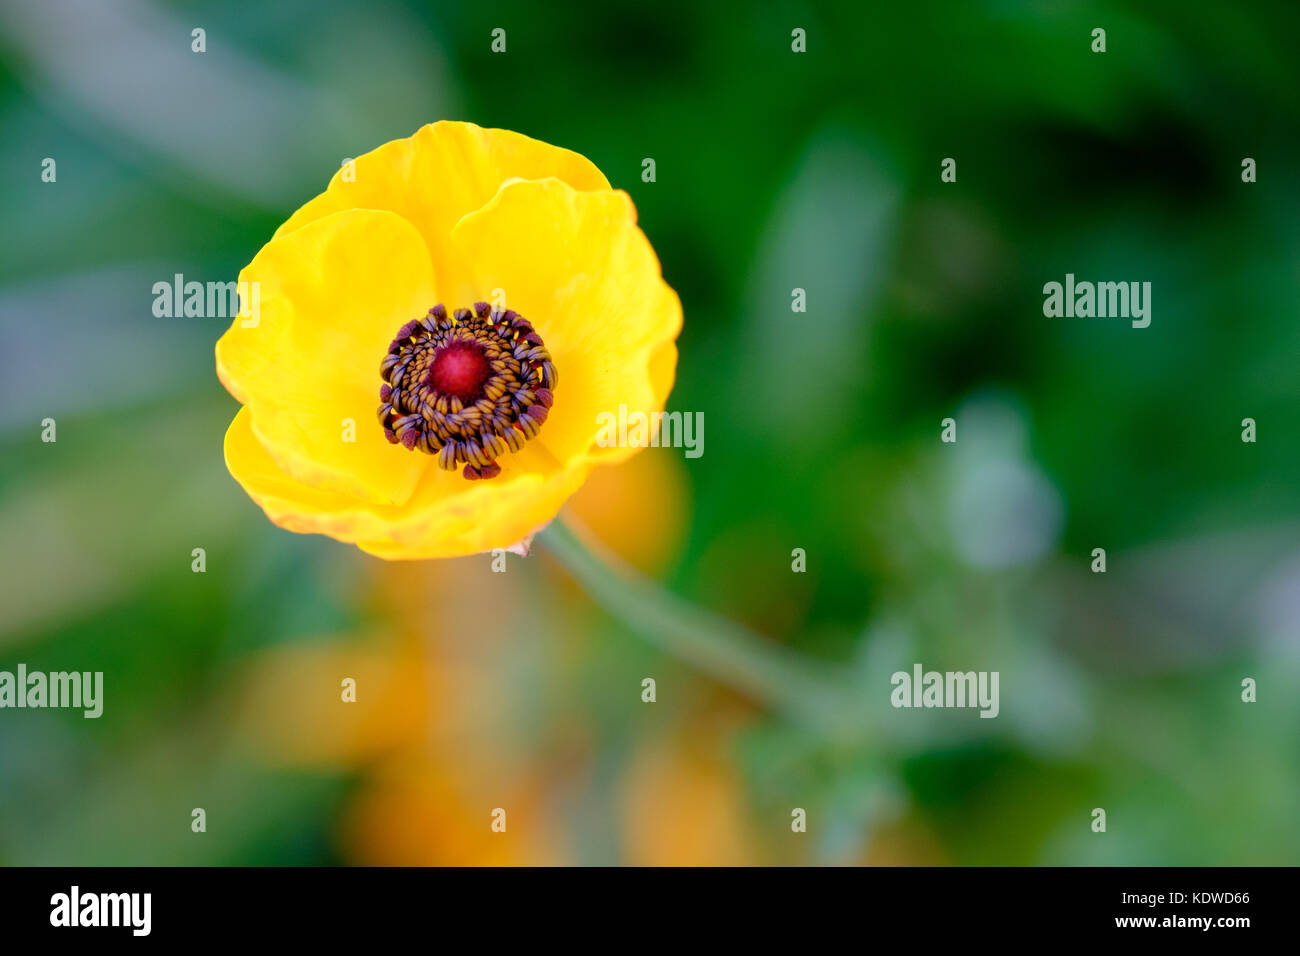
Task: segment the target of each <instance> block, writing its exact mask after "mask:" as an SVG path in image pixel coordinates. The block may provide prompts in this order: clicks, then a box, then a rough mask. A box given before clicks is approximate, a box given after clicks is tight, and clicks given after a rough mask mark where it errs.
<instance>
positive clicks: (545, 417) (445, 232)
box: [217, 122, 681, 558]
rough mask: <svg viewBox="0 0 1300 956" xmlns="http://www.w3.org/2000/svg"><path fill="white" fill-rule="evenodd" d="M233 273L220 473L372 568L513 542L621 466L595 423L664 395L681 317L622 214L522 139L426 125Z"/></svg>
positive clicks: (358, 166)
mask: <svg viewBox="0 0 1300 956" xmlns="http://www.w3.org/2000/svg"><path fill="white" fill-rule="evenodd" d="M239 279H240V282H241V283H243V282H246V283H249V284H250V286H249V287H250V288H257V289H258V290H259V296H258V301H259V311H258V314H256V315H255V316H253V318H252V319H251V320H250V319H249V318H247V317H245V318H239V319H236V320H235V321H234V322H233V323H232V325H231V327H230V329H229V330H228V331H227V332H226V333H225V334H224V335H223V336H222V337H221V340H220V341H219V342H218V343H217V373H218V375H219V376H220V378H221V381H222V383H223V384H224V385H225V386H226V388H227V389H228V390H229V391H230V393H231V394H232V395H234V396H235V398H237V399H238V400H239V401H240V402H241V403H242V404H243V408H241V409H240V410H239V413H238V414H237V415H236V416H235V419H234V421H233V422H232V423H231V426H230V429H229V430H228V432H227V433H226V443H225V453H226V464H227V466H228V467H229V469H230V472H231V474H232V475H233V476H234V477H235V479H236V480H237V481H239V483H240V484H241V485H242V486H243V487H244V489H245V490H246V491H247V492H248V494H249V495H250V496H251V497H252V498H253V500H254V501H256V502H257V503H258V504H259V505H260V506H261V507H262V509H263V510H264V511H265V512H266V513H267V515H268V516H269V517H270V518H271V520H272V521H274V522H275V523H276V524H278V525H280V526H281V527H284V528H288V529H290V530H293V531H301V532H317V533H321V534H327V535H330V536H332V537H334V538H337V539H339V540H341V541H349V542H355V543H356V544H357V545H358V546H360V547H361V548H362V549H363V550H365V551H368V552H370V553H372V554H375V555H378V556H380V557H384V558H431V557H450V556H455V555H462V554H472V553H475V552H480V551H487V550H491V549H494V548H506V547H510V546H512V545H515V544H517V543H518V542H520V541H521V540H524V539H526V538H527V537H528V536H529V535H531V534H532V533H533V532H535V531H536V530H538V529H539V528H540V527H542V526H543V525H545V524H546V523H547V522H548V521H549V520H550V519H551V518H552V517H554V515H555V513H556V512H557V511H558V510H559V508H560V507H561V505H562V504H563V503H564V501H565V499H566V498H568V496H569V495H571V494H572V493H573V492H574V491H575V490H576V489H577V488H578V487H579V486H580V485H581V484H582V482H583V481H584V479H585V478H586V476H587V474H588V473H589V472H590V470H591V469H592V468H594V467H596V466H597V465H600V464H603V463H611V462H615V461H618V460H621V459H622V458H625V457H626V456H628V455H630V454H632V453H633V452H634V451H635V449H630V448H608V447H601V446H600V445H598V444H597V442H596V434H597V431H598V426H597V419H598V416H599V414H600V413H601V412H602V411H608V410H610V409H616V408H618V407H619V405H620V404H624V403H625V404H627V406H628V407H630V408H637V409H644V410H645V411H646V412H654V411H658V410H661V409H662V408H663V405H664V402H665V400H666V399H667V396H668V392H669V391H670V389H671V388H672V382H673V375H674V371H675V368H676V361H677V351H676V345H675V340H676V337H677V333H678V332H679V330H680V328H681V304H680V302H679V300H678V298H677V296H676V294H675V293H674V292H673V291H672V289H670V288H669V287H668V286H667V284H665V283H664V281H663V278H662V276H661V273H660V268H659V261H658V259H657V258H656V257H655V254H654V250H653V249H652V248H651V247H650V244H649V242H648V241H647V239H646V237H645V235H644V234H643V233H642V232H641V230H640V229H638V228H637V225H636V212H635V209H634V208H633V206H632V202H631V200H630V199H629V197H628V196H627V194H626V193H623V192H621V191H617V190H614V189H611V188H610V186H609V183H608V181H607V180H606V179H605V177H604V176H603V175H602V174H601V173H600V171H599V170H598V169H596V167H595V166H593V165H592V164H591V163H590V162H588V161H587V160H586V159H585V158H583V157H582V156H579V155H578V154H576V153H573V152H570V151H568V150H564V149H559V148H557V147H554V146H549V145H547V144H545V143H541V142H538V141H537V140H533V139H529V138H528V137H526V136H522V135H520V134H518V133H512V132H509V131H506V130H489V129H481V128H480V127H477V126H474V125H472V124H468V123H449V122H442V123H435V124H433V125H430V126H426V127H424V128H422V129H420V130H419V131H418V132H417V133H416V134H415V135H414V136H411V137H410V138H408V139H403V140H396V141H394V142H391V143H386V144H385V145H383V146H381V147H379V148H378V149H376V150H374V151H372V152H370V153H367V154H366V155H364V156H361V157H359V158H358V159H357V160H356V161H355V163H354V164H352V165H350V166H349V167H345V168H344V169H343V170H340V172H339V173H337V174H336V175H335V176H334V178H333V180H332V181H331V182H330V184H329V187H328V188H327V189H326V191H325V192H324V193H322V194H321V195H319V196H317V197H316V198H315V199H312V200H311V201H310V202H308V203H307V204H306V205H304V206H303V207H302V208H300V209H299V210H298V211H297V212H295V213H294V214H293V215H292V216H291V217H290V218H289V220H288V221H287V222H285V223H284V224H283V225H282V226H281V227H280V228H279V229H278V230H277V231H276V233H275V235H274V236H273V237H272V239H271V241H270V242H268V243H267V244H266V245H265V246H263V247H262V249H261V251H260V252H258V254H257V255H256V256H255V257H254V259H253V261H252V262H251V263H249V265H248V266H246V267H245V268H244V270H243V271H242V272H241V273H240V276H239ZM253 283H255V284H256V285H252V284H253ZM561 379H562V380H563V384H560V383H561ZM376 410H377V412H376ZM376 419H377V420H376Z"/></svg>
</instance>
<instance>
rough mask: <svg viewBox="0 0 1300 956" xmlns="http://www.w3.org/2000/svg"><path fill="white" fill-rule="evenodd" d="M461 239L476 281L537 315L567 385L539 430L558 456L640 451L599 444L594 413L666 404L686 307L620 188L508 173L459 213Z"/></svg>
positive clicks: (612, 457)
mask: <svg viewBox="0 0 1300 956" xmlns="http://www.w3.org/2000/svg"><path fill="white" fill-rule="evenodd" d="M452 235H453V238H454V239H455V241H456V243H457V244H458V245H459V247H460V249H461V257H462V258H463V259H464V260H465V261H466V262H469V263H472V268H473V270H474V272H473V274H474V276H475V279H476V280H477V286H478V288H479V289H484V290H493V289H501V290H503V291H504V293H505V305H506V307H507V308H511V309H514V310H515V311H517V312H519V313H520V314H522V315H524V316H525V317H527V318H528V319H529V321H531V322H532V323H533V325H534V326H535V327H536V328H537V330H538V332H539V333H540V334H541V336H542V339H543V340H544V341H545V342H546V347H547V349H548V350H549V351H550V353H551V357H552V358H553V359H554V361H555V367H556V371H557V372H558V375H559V386H558V388H557V389H556V391H555V404H554V406H553V407H552V408H551V411H550V415H549V416H548V418H547V420H546V423H545V424H544V425H543V426H542V430H541V434H540V436H539V438H538V440H539V441H541V442H542V443H543V444H544V445H545V446H546V447H547V448H548V449H549V450H550V451H551V453H552V454H553V455H554V456H555V457H556V459H557V460H559V461H561V462H569V461H573V460H575V459H577V458H584V459H585V458H590V459H591V460H592V461H599V462H608V461H617V460H621V459H623V458H626V457H627V456H628V455H630V454H632V453H633V452H634V451H635V449H626V448H601V447H598V446H596V444H595V439H596V435H597V431H598V425H597V422H598V417H599V416H600V415H601V413H605V412H607V413H609V414H611V415H614V416H617V415H618V413H619V406H620V405H621V404H625V405H627V407H628V410H629V412H636V411H641V412H645V413H646V414H647V415H649V414H651V413H653V412H656V411H661V410H662V409H663V407H664V402H665V401H666V400H667V397H668V393H669V391H670V390H671V389H672V384H673V376H674V372H675V368H676V354H677V353H676V348H675V346H674V345H673V340H674V339H675V338H676V337H677V333H678V332H679V331H680V330H681V325H682V306H681V302H680V300H679V299H678V298H677V294H676V293H675V292H674V291H673V290H672V289H671V288H669V287H668V285H667V284H666V283H665V282H664V281H663V277H662V273H661V270H660V267H659V260H658V258H656V256H655V253H654V250H653V249H652V248H651V246H650V243H649V241H648V240H647V239H646V237H645V234H644V233H642V232H641V230H640V229H638V228H637V225H636V209H635V207H634V206H633V205H632V200H631V199H630V198H629V197H628V195H627V194H626V193H624V192H621V191H614V190H600V191H589V192H580V191H578V190H576V189H574V188H573V187H572V186H570V185H568V184H567V183H565V182H562V181H561V180H559V179H543V180H533V181H512V182H508V183H507V184H505V185H504V186H502V187H501V189H500V191H498V193H497V194H496V196H494V197H493V199H492V201H491V202H489V203H488V204H487V205H485V206H484V207H483V208H482V209H480V210H479V211H477V212H474V213H471V214H470V215H468V216H466V217H465V218H464V219H462V220H461V221H460V223H459V224H458V225H457V226H456V228H455V230H453V233H452Z"/></svg>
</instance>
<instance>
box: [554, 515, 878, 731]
mask: <svg viewBox="0 0 1300 956" xmlns="http://www.w3.org/2000/svg"><path fill="white" fill-rule="evenodd" d="M540 540H541V541H542V542H543V543H544V544H545V545H546V546H547V548H548V549H549V550H550V552H551V553H552V554H553V555H554V556H555V557H556V558H557V559H558V560H559V562H560V563H561V564H563V565H564V566H565V568H567V569H568V571H569V573H570V574H572V575H573V576H574V577H575V578H576V579H577V580H578V583H579V584H581V585H582V586H583V588H585V589H586V591H587V593H588V594H590V595H591V597H592V598H594V599H595V600H596V602H597V603H599V604H600V605H602V606H603V607H604V608H605V609H606V610H607V611H609V612H610V613H611V614H613V615H614V616H615V617H616V618H618V619H619V620H621V621H622V622H623V623H624V624H626V625H627V626H628V627H630V628H631V629H632V630H634V631H636V632H637V633H639V634H641V635H642V636H643V637H645V638H647V639H648V640H649V641H651V642H652V643H653V644H655V645H657V646H658V647H660V648H661V649H663V650H664V651H667V652H668V653H669V654H672V655H673V656H675V657H678V658H681V659H682V660H684V661H687V662H688V663H690V664H692V665H693V666H695V667H697V668H698V669H700V670H701V671H704V672H705V673H707V674H709V675H710V676H712V677H714V678H716V679H717V680H719V681H721V682H723V683H725V684H728V685H729V686H731V687H734V688H735V689H736V690H739V691H741V692H742V693H744V694H746V695H747V696H750V697H753V698H755V699H756V700H759V701H761V702H763V703H765V704H768V705H770V706H771V707H773V708H776V709H778V710H781V711H784V712H785V713H787V714H789V715H791V716H793V717H794V718H796V719H798V720H800V721H802V722H807V723H811V724H814V725H816V726H818V727H820V728H821V729H823V730H839V731H851V730H852V728H851V727H849V726H847V725H846V720H851V719H852V718H851V716H850V715H851V714H852V713H853V712H854V710H856V708H853V707H852V706H851V702H850V701H849V699H848V698H847V696H846V694H845V688H844V686H843V685H842V684H841V683H840V682H839V681H837V680H835V679H834V676H833V675H832V674H831V673H830V672H829V671H828V670H827V669H826V668H824V667H821V666H818V665H816V664H815V663H813V662H811V661H808V660H807V659H805V658H803V657H802V656H800V655H799V654H797V653H795V652H794V651H791V650H789V649H788V648H784V647H781V646H780V645H778V644H774V643H772V642H771V641H768V640H766V639H764V638H762V637H760V636H758V635H757V634H754V633H753V632H752V631H750V630H748V629H747V628H744V627H742V626H741V625H739V624H736V623H735V622H734V621H729V620H727V619H726V618H722V617H719V616H718V615H715V614H711V613H709V612H708V611H704V610H701V609H700V608H698V607H696V606H695V605H693V604H690V603H688V602H686V601H683V600H681V599H680V598H678V597H676V596H674V595H672V594H669V593H668V592H666V591H664V590H663V589H662V588H661V587H659V585H658V584H656V583H655V582H653V581H651V580H650V579H649V578H647V577H645V576H644V575H642V574H640V573H639V572H638V571H636V570H634V569H633V568H631V567H630V566H629V565H627V564H626V563H625V562H624V561H623V560H622V559H621V558H619V557H618V556H617V555H615V554H614V553H613V552H611V551H610V550H609V549H608V548H606V547H605V546H604V545H603V544H601V543H600V542H599V541H597V540H596V539H595V538H594V537H593V536H592V535H591V534H590V533H588V532H586V531H585V529H581V528H579V527H576V526H575V525H574V524H573V523H572V522H566V521H565V520H564V519H557V520H555V521H553V522H552V523H551V525H550V526H549V527H548V528H547V529H546V530H545V531H544V532H543V533H542V534H541V536H540ZM857 729H859V730H860V729H861V728H860V727H859V728H857Z"/></svg>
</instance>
